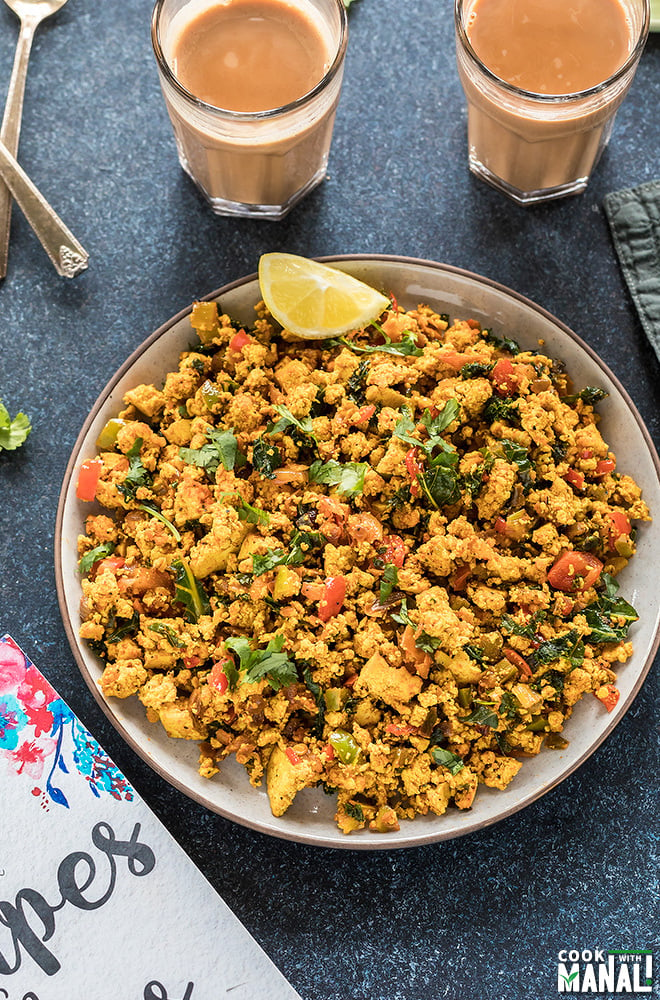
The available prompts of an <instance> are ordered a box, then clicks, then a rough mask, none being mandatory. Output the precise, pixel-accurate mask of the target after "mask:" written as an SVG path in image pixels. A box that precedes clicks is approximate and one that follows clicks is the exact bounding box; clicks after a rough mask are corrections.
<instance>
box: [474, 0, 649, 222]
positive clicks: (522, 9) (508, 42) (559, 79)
mask: <svg viewBox="0 0 660 1000" xmlns="http://www.w3.org/2000/svg"><path fill="white" fill-rule="evenodd" d="M455 15H456V17H455V20H456V53H457V63H458V73H459V77H460V80H461V84H462V86H463V89H464V91H465V95H466V98H467V104H468V147H469V165H470V169H471V170H472V172H473V173H474V174H476V175H477V176H479V177H481V178H482V179H484V180H486V181H489V182H490V183H491V184H493V185H494V186H495V187H497V188H499V189H501V190H503V191H504V192H505V193H506V194H508V195H510V196H511V197H512V198H514V199H515V200H516V201H518V202H521V203H523V204H527V203H530V202H535V201H543V200H546V199H548V198H556V197H560V196H562V195H566V194H576V193H578V192H579V191H582V190H584V188H585V187H586V184H587V182H588V180H589V176H590V174H591V172H592V170H593V168H594V166H595V164H596V163H597V161H598V159H599V157H600V154H601V153H602V151H603V149H604V147H605V145H606V144H607V141H608V140H609V137H610V133H611V130H612V124H613V121H614V116H615V114H616V110H617V108H618V107H619V105H620V104H621V101H622V100H623V98H624V97H625V94H626V92H627V90H628V88H629V86H630V84H631V82H632V78H633V76H634V73H635V69H636V67H637V63H638V61H639V57H640V55H641V52H642V49H643V47H644V43H645V41H646V36H647V33H648V26H649V4H648V0H552V2H550V3H549V2H548V0H456V8H455Z"/></svg>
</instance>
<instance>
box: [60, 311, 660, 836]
mask: <svg viewBox="0 0 660 1000" xmlns="http://www.w3.org/2000/svg"><path fill="white" fill-rule="evenodd" d="M191 323H192V327H193V328H194V330H195V331H196V333H197V335H198V338H199V342H198V343H197V344H196V346H193V347H191V348H190V350H188V351H186V352H184V353H183V354H182V355H181V357H180V362H179V366H178V369H177V370H176V371H173V372H170V373H169V374H168V375H167V377H166V378H165V381H164V384H163V386H162V388H159V387H157V386H155V385H138V386H136V387H135V388H134V389H132V390H131V391H129V392H127V393H126V395H125V397H124V403H125V408H124V409H123V410H122V412H121V413H119V414H118V416H117V417H116V418H114V419H112V420H110V421H109V422H108V424H107V425H106V426H105V427H104V429H103V431H102V432H101V435H100V437H99V440H98V442H97V446H98V450H99V455H98V457H97V458H95V459H92V460H88V461H87V462H84V463H83V465H82V467H81V469H80V476H79V480H78V488H77V491H78V496H79V498H80V499H82V500H88V501H93V500H95V501H96V505H95V507H94V508H93V510H94V511H95V513H91V514H90V515H89V516H88V517H87V519H86V534H85V535H84V536H81V537H80V539H79V554H80V570H81V574H82V575H83V581H82V588H83V601H82V619H83V621H82V625H81V628H80V635H81V636H82V637H83V638H84V639H85V640H87V642H88V643H89V645H90V646H91V648H92V649H93V650H94V651H96V653H98V655H99V656H100V657H101V659H102V660H103V661H104V669H103V673H102V676H101V679H100V685H101V688H102V691H103V693H104V695H105V696H106V697H108V698H127V697H130V696H134V695H136V696H137V697H138V698H139V699H140V701H141V702H142V704H143V705H144V708H145V710H146V715H147V717H148V719H149V720H150V721H152V722H154V723H160V724H161V725H162V726H163V727H164V729H165V731H166V733H167V734H168V735H169V736H170V737H173V738H177V739H185V740H194V741H199V771H200V774H201V775H203V776H205V777H207V778H212V777H213V776H214V775H215V774H216V773H217V772H218V771H219V769H220V768H221V765H222V762H223V760H224V759H225V758H226V757H228V756H230V755H232V754H234V755H235V756H236V759H237V760H238V761H239V762H240V763H241V764H242V765H244V767H245V768H246V770H247V772H248V775H249V779H250V782H251V783H252V784H253V785H255V786H258V785H260V784H261V783H262V782H263V781H264V780H265V782H266V786H267V791H268V796H269V800H270V805H271V809H272V812H273V813H274V815H275V816H282V815H283V814H284V813H285V811H286V810H287V809H288V808H289V806H290V805H291V804H292V802H293V801H294V798H295V796H296V794H297V793H298V792H299V791H300V790H301V789H303V788H306V787H310V786H322V787H323V789H324V790H325V791H326V792H329V793H336V796H337V811H336V817H335V818H336V822H337V824H338V826H339V828H340V829H341V830H342V831H343V832H344V833H346V834H348V833H351V832H353V831H356V830H359V829H362V828H368V829H370V830H374V831H379V832H383V833H387V832H388V831H392V830H397V829H398V828H399V822H400V821H401V820H402V819H412V818H414V817H415V816H416V815H423V814H427V813H429V812H431V813H434V814H437V815H441V814H443V813H444V812H445V811H446V810H447V808H448V807H449V806H450V805H452V806H455V807H458V808H459V809H469V808H470V806H471V805H472V803H473V801H474V798H475V795H476V794H477V789H478V786H479V785H480V784H483V785H486V786H488V787H491V788H496V789H504V788H506V786H507V785H508V784H509V782H511V781H512V780H513V779H514V778H515V776H516V774H517V772H518V770H519V769H520V767H521V766H522V762H523V759H524V758H525V757H529V756H532V755H535V754H538V753H539V751H541V749H542V747H547V748H549V749H550V750H552V749H553V748H554V749H557V748H563V747H565V746H566V745H567V741H566V739H565V738H564V737H563V736H562V732H563V730H564V726H565V724H566V722H567V720H568V719H569V718H570V716H571V713H572V711H573V706H574V705H575V704H576V703H577V702H578V700H579V699H580V698H581V697H582V696H583V695H588V694H591V695H592V696H593V695H595V696H596V698H598V699H599V701H600V702H601V704H602V711H611V710H612V709H613V708H614V706H615V705H616V702H617V700H618V697H619V694H618V689H617V687H616V675H615V667H616V665H617V664H618V663H624V662H625V661H626V660H627V659H628V658H629V656H630V655H631V652H632V646H631V643H630V641H629V639H628V629H629V626H630V625H631V623H633V622H634V621H635V620H636V619H637V615H636V613H635V611H634V609H633V608H632V607H631V606H630V604H628V603H627V601H625V600H624V599H623V598H622V597H621V596H619V594H618V592H617V591H618V586H617V583H616V581H615V577H616V575H617V574H618V573H619V571H620V570H621V569H622V568H623V567H624V566H625V565H626V563H627V561H628V560H629V559H630V558H631V557H632V556H633V554H634V552H635V530H636V529H635V527H634V522H636V521H646V520H650V516H649V511H648V509H647V506H646V504H645V503H644V501H643V499H642V498H641V494H640V489H639V487H638V486H637V485H636V483H635V482H634V481H633V479H632V478H631V477H630V476H628V475H626V474H625V473H620V472H619V471H617V468H616V459H615V456H614V455H613V454H612V452H611V451H610V450H609V449H608V445H607V444H606V442H605V441H604V440H603V438H602V436H601V434H600V432H599V430H598V416H597V414H596V412H595V409H594V407H595V405H596V403H597V402H598V400H599V399H600V398H602V396H603V395H605V393H603V392H602V391H601V390H599V389H598V388H597V387H585V388H583V389H582V390H580V391H577V392H576V391H575V390H574V388H573V387H572V386H571V383H570V379H569V377H568V375H567V374H566V372H565V370H564V366H563V364H562V363H561V361H558V360H555V359H552V358H549V357H546V356H545V355H544V354H543V353H537V352H532V351H522V350H520V349H519V347H518V345H517V343H516V342H514V341H513V340H509V339H508V338H506V337H505V338H498V337H496V336H494V335H493V334H492V333H491V332H490V331H489V330H486V329H482V328H481V326H480V325H479V323H477V322H475V321H472V320H469V319H468V320H454V321H453V322H452V321H450V319H449V317H447V316H444V315H438V314H437V313H435V312H433V310H432V309H430V308H429V307H426V306H420V307H419V308H417V309H414V310H412V311H409V312H406V311H404V310H403V309H401V308H400V307H399V306H397V304H396V302H395V301H394V300H393V301H392V305H391V308H390V309H389V310H387V311H386V312H385V313H384V314H383V315H382V316H381V318H380V322H378V323H374V324H373V325H371V326H369V327H368V328H366V329H364V330H360V331H358V332H356V333H354V334H351V335H350V336H348V337H342V338H340V339H339V340H334V341H327V340H326V341H305V342H300V341H298V340H295V339H293V338H292V336H291V335H289V334H287V332H286V331H282V330H280V329H279V327H277V324H275V323H274V321H273V320H272V319H271V318H270V317H269V315H268V313H267V311H266V309H265V307H264V306H263V303H261V304H260V305H258V306H257V309H256V319H255V323H254V326H253V328H252V329H250V330H246V329H243V328H240V327H238V326H237V325H236V324H234V323H233V322H232V320H231V319H230V318H229V317H228V316H226V315H219V313H218V308H217V306H216V304H215V303H213V302H199V303H195V305H194V307H193V310H192V316H191ZM191 337H192V334H191ZM539 346H540V347H542V345H539Z"/></svg>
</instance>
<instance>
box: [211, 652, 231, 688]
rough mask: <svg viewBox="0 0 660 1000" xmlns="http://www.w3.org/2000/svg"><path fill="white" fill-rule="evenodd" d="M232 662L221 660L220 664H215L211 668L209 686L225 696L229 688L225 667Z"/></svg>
mask: <svg viewBox="0 0 660 1000" xmlns="http://www.w3.org/2000/svg"><path fill="white" fill-rule="evenodd" d="M230 662H231V661H230V660H221V661H219V662H218V663H214V664H213V666H212V667H211V673H210V674H209V684H210V685H211V687H214V688H215V689H216V690H217V691H219V692H220V694H224V693H225V691H226V690H227V688H228V687H229V679H228V677H227V674H226V673H225V666H226V665H227V664H228V663H230Z"/></svg>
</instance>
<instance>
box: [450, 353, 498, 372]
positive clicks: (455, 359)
mask: <svg viewBox="0 0 660 1000" xmlns="http://www.w3.org/2000/svg"><path fill="white" fill-rule="evenodd" d="M437 357H438V361H439V362H440V363H441V364H443V365H447V367H448V368H453V369H454V371H457V372H459V371H460V370H461V368H462V367H463V365H469V364H472V363H475V364H481V365H485V364H488V361H489V358H488V356H487V355H486V354H461V353H459V352H458V351H452V350H444V351H440V352H439V353H438V356H437Z"/></svg>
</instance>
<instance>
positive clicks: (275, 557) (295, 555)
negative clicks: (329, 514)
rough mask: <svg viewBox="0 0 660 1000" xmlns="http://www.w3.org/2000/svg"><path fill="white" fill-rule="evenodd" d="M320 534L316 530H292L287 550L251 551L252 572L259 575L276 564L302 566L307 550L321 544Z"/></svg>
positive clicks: (273, 567)
mask: <svg viewBox="0 0 660 1000" xmlns="http://www.w3.org/2000/svg"><path fill="white" fill-rule="evenodd" d="M322 541H323V539H322V536H321V534H320V533H319V532H318V531H294V533H293V535H292V536H291V540H290V542H289V551H288V552H285V551H284V549H269V550H268V552H266V553H265V555H263V556H261V555H258V554H257V553H254V552H253V553H252V572H253V574H254V575H255V576H261V575H262V573H267V572H268V571H269V570H271V569H275V567H276V566H302V564H303V563H304V561H305V559H306V558H307V555H308V554H309V552H310V551H311V550H312V549H313V548H315V547H316V546H317V545H321V544H322Z"/></svg>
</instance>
